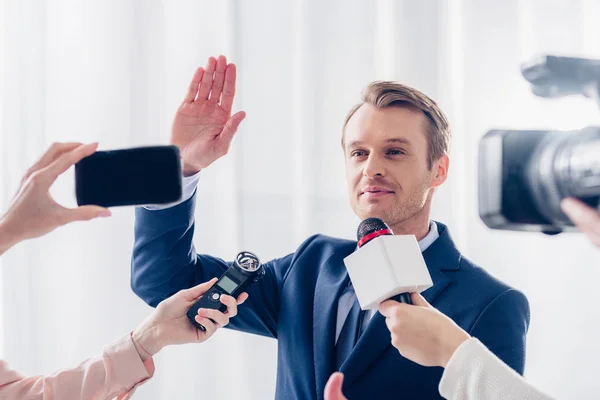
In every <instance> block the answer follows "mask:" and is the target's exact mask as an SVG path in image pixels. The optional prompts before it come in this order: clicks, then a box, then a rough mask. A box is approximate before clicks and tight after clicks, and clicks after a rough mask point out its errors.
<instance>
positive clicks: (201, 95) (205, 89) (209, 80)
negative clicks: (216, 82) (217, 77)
mask: <svg viewBox="0 0 600 400" xmlns="http://www.w3.org/2000/svg"><path fill="white" fill-rule="evenodd" d="M216 64H217V60H215V58H214V57H210V58H209V59H208V61H207V62H206V68H205V69H204V74H203V75H202V80H201V81H200V87H199V88H198V98H197V99H196V100H198V101H202V100H208V95H209V94H210V89H211V88H212V84H213V75H214V72H215V66H216Z"/></svg>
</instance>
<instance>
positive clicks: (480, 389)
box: [439, 338, 552, 400]
mask: <svg viewBox="0 0 600 400" xmlns="http://www.w3.org/2000/svg"><path fill="white" fill-rule="evenodd" d="M439 391H440V394H441V395H442V396H443V397H444V398H446V399H448V400H475V399H477V400H496V399H498V400H500V399H502V400H505V399H521V400H551V399H552V397H550V396H548V395H546V394H544V393H542V392H540V391H539V390H537V389H536V388H534V387H533V386H531V385H530V384H529V383H527V381H526V380H525V379H524V378H523V377H522V376H521V375H519V374H517V373H516V372H515V371H513V370H512V369H511V368H510V367H509V366H508V365H506V364H505V363H504V362H502V360H500V359H499V358H498V357H496V356H495V355H494V354H493V353H492V352H491V351H489V350H488V348H487V347H485V346H484V345H483V344H482V343H481V342H480V341H479V340H477V339H475V338H471V339H469V340H467V341H465V342H464V343H463V344H461V345H460V346H459V348H458V349H456V351H455V352H454V354H453V355H452V357H451V358H450V361H449V362H448V365H447V366H446V369H445V370H444V374H443V375H442V379H441V381H440V386H439Z"/></svg>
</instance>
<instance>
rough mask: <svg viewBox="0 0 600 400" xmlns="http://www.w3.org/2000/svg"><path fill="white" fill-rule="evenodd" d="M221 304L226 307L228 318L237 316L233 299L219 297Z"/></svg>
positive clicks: (235, 303)
mask: <svg viewBox="0 0 600 400" xmlns="http://www.w3.org/2000/svg"><path fill="white" fill-rule="evenodd" d="M221 303H223V304H225V305H226V306H227V311H226V313H227V316H228V317H230V318H231V317H235V316H236V315H237V300H236V299H234V298H233V297H231V296H227V295H224V296H221Z"/></svg>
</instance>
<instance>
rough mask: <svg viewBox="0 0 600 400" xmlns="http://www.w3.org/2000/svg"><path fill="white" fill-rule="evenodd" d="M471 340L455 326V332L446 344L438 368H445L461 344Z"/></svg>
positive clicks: (469, 336)
mask: <svg viewBox="0 0 600 400" xmlns="http://www.w3.org/2000/svg"><path fill="white" fill-rule="evenodd" d="M470 338H471V335H469V334H468V333H467V332H465V331H464V330H462V329H461V328H460V327H459V326H456V331H455V333H454V334H453V335H451V336H450V340H448V342H447V343H446V346H445V349H444V351H443V354H442V359H441V362H440V366H441V367H443V368H446V366H447V365H448V362H450V359H451V358H452V356H453V355H454V353H455V352H456V350H457V349H458V348H459V347H460V345H461V344H463V343H464V342H466V341H467V340H469V339H470Z"/></svg>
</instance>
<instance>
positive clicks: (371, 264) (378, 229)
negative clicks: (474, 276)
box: [344, 218, 433, 310]
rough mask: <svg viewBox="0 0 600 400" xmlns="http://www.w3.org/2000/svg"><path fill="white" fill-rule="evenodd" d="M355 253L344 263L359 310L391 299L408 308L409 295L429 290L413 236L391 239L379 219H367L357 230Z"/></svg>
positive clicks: (425, 271)
mask: <svg viewBox="0 0 600 400" xmlns="http://www.w3.org/2000/svg"><path fill="white" fill-rule="evenodd" d="M356 235H357V239H358V249H357V250H356V251H355V252H354V253H352V254H351V255H349V256H348V257H346V258H345V259H344V264H345V265H346V269H347V270H348V275H350V280H351V281H352V285H353V286H354V291H355V292H356V297H357V298H358V302H359V304H360V306H361V308H362V309H363V310H369V309H375V308H377V307H378V306H379V303H381V302H382V301H385V300H388V299H392V300H396V301H399V302H402V303H406V304H412V302H411V300H410V292H422V291H423V290H426V289H428V288H430V287H431V286H433V282H432V280H431V276H430V275H429V270H428V269H427V265H426V264H425V260H424V259H423V255H422V253H421V249H420V248H419V244H418V243H417V240H416V239H415V237H414V235H394V233H393V232H392V230H391V229H390V227H389V226H388V225H387V224H386V223H385V222H383V221H382V220H381V219H379V218H367V219H365V220H364V221H362V222H361V223H360V225H359V226H358V230H357V233H356Z"/></svg>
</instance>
